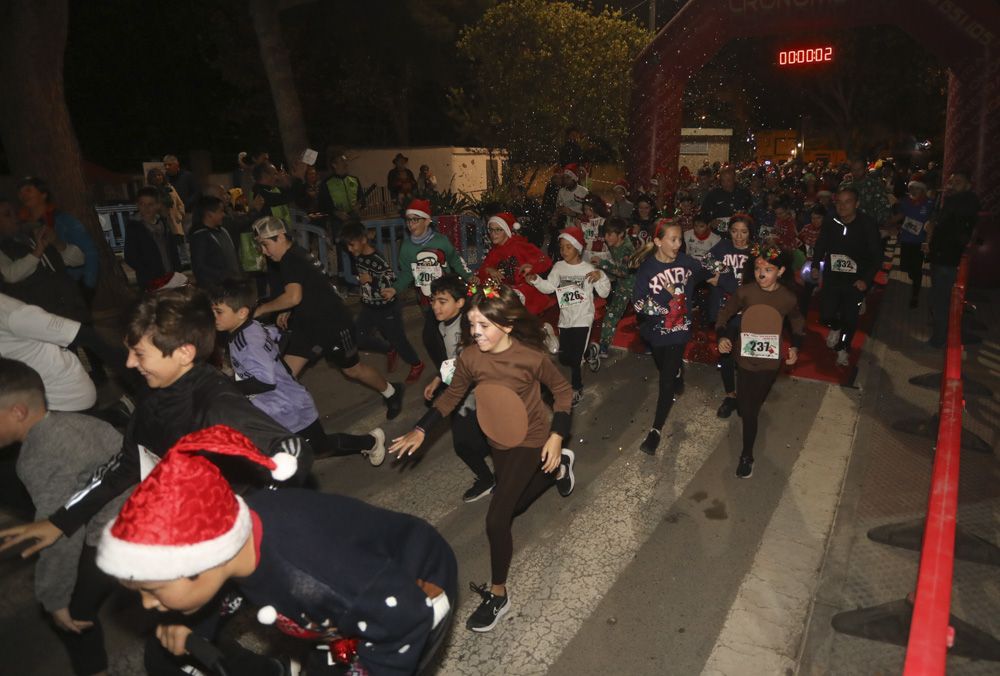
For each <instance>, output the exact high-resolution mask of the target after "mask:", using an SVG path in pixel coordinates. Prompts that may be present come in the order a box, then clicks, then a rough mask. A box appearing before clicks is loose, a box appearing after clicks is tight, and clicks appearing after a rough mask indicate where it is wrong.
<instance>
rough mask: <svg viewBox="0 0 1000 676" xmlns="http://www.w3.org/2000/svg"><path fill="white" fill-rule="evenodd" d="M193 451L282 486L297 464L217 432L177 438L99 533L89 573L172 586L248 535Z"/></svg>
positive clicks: (235, 500) (233, 498) (240, 514)
mask: <svg viewBox="0 0 1000 676" xmlns="http://www.w3.org/2000/svg"><path fill="white" fill-rule="evenodd" d="M201 451H208V452H210V453H218V454H221V455H230V456H237V457H242V458H245V459H247V460H250V461H252V462H255V463H257V464H258V465H262V466H263V467H266V468H267V469H269V470H270V471H271V476H273V477H274V478H275V479H276V480H278V481H284V480H286V479H290V478H291V477H292V476H293V475H294V474H295V472H296V470H297V468H298V461H297V460H296V459H295V457H294V456H293V455H291V454H289V453H285V452H280V453H277V454H275V455H274V456H273V457H268V456H266V455H264V454H263V453H261V452H260V451H259V450H258V449H257V447H256V446H254V445H253V442H251V441H250V440H249V439H247V438H246V437H245V436H243V435H242V434H240V433H239V432H237V431H236V430H234V429H232V428H229V427H226V426H225V425H215V426H214V427H209V428H207V429H204V430H200V431H198V432H193V433H191V434H188V435H187V436H185V437H182V438H181V439H180V441H178V442H177V443H176V444H174V446H173V447H172V448H171V449H170V450H169V451H167V453H166V455H165V456H164V457H163V460H162V461H161V462H160V463H159V464H158V465H157V466H156V467H154V468H153V471H152V472H150V473H149V476H147V477H146V478H145V480H143V482H142V483H141V484H139V486H138V488H136V489H135V491H134V492H133V493H132V495H131V496H130V497H129V499H128V500H127V501H126V502H125V505H124V506H123V507H122V510H121V512H120V513H119V514H118V516H117V518H115V520H114V521H113V522H112V523H109V524H108V525H107V526H106V527H105V528H104V532H103V533H102V534H101V541H100V543H99V544H98V547H97V566H98V567H99V568H100V569H101V570H103V571H104V572H105V573H107V574H108V575H110V576H112V577H116V578H118V579H121V580H141V581H146V582H154V581H155V582H159V581H168V580H177V579H179V578H182V577H190V576H192V575H197V574H198V573H202V572H204V571H206V570H208V569H209V568H214V567H215V566H218V565H221V564H223V563H225V562H226V561H229V560H230V559H232V558H233V557H234V556H236V554H238V553H239V551H240V548H242V547H243V545H244V544H245V543H246V541H247V538H249V537H250V533H251V529H252V526H251V520H250V510H249V508H248V507H247V505H246V503H245V502H244V501H243V499H242V498H241V497H240V496H238V495H236V494H235V493H233V489H232V488H231V487H230V485H229V482H228V481H226V479H225V478H224V477H223V476H222V473H221V472H220V471H219V468H218V467H216V466H215V465H214V464H212V462H211V461H209V460H208V458H205V457H204V456H202V455H197V454H198V453H199V452H201Z"/></svg>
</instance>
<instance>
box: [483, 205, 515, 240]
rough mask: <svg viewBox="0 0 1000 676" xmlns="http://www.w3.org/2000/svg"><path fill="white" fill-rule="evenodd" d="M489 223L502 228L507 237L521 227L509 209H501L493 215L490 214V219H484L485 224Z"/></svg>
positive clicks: (488, 224)
mask: <svg viewBox="0 0 1000 676" xmlns="http://www.w3.org/2000/svg"><path fill="white" fill-rule="evenodd" d="M491 225H495V226H497V227H499V228H502V229H503V231H504V232H505V233H507V236H508V237H510V236H511V235H512V234H514V231H515V230H520V229H521V224H520V223H518V222H517V219H516V218H515V217H514V214H512V213H510V212H509V211H501V212H500V213H499V214H496V215H495V216H490V220H488V221H486V226H487V227H489V226H491Z"/></svg>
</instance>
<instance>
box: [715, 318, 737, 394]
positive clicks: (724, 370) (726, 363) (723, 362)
mask: <svg viewBox="0 0 1000 676" xmlns="http://www.w3.org/2000/svg"><path fill="white" fill-rule="evenodd" d="M739 332H740V315H736V316H735V317H732V318H731V319H730V320H729V321H728V322H727V323H726V328H725V332H724V335H725V336H726V338H729V340H731V341H732V342H733V349H736V347H737V345H738V338H739V336H738V335H737V334H738V333H739ZM720 337H721V336H720ZM718 366H719V375H721V376H722V387H723V388H724V389H725V390H726V394H727V395H728V394H729V393H730V392H735V391H736V362H735V361H734V360H733V352H732V350H730V351H729V352H727V353H726V354H721V353H720V354H719V363H718Z"/></svg>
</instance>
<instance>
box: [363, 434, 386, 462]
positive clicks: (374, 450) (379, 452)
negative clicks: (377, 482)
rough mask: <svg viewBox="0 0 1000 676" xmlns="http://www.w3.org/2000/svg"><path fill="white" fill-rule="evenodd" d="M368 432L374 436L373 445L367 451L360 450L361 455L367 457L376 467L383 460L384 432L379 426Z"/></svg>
mask: <svg viewBox="0 0 1000 676" xmlns="http://www.w3.org/2000/svg"><path fill="white" fill-rule="evenodd" d="M368 434H370V435H372V436H373V437H375V445H374V446H372V447H371V448H369V449H368V450H367V451H361V455H363V456H365V457H367V458H368V462H370V463H371V464H372V467H378V466H379V465H381V464H382V463H383V462H385V432H383V431H382V428H381V427H376V428H375V429H373V430H372V431H371V432H369V433H368Z"/></svg>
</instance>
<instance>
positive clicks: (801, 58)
mask: <svg viewBox="0 0 1000 676" xmlns="http://www.w3.org/2000/svg"><path fill="white" fill-rule="evenodd" d="M829 61H833V47H813V48H811V49H783V50H781V51H780V52H778V65H779V66H794V65H797V64H800V63H826V62H829Z"/></svg>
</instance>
